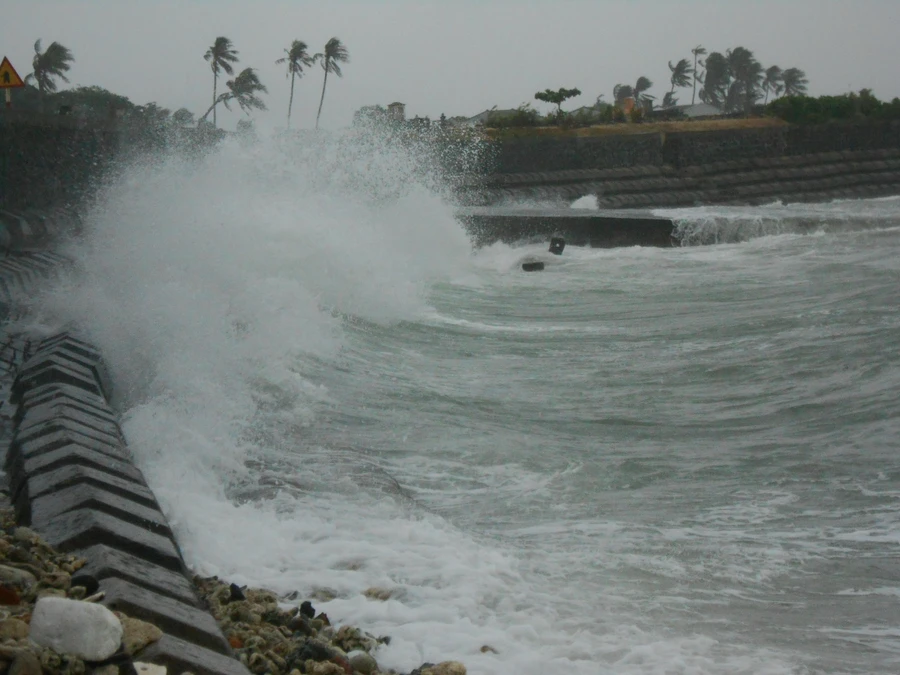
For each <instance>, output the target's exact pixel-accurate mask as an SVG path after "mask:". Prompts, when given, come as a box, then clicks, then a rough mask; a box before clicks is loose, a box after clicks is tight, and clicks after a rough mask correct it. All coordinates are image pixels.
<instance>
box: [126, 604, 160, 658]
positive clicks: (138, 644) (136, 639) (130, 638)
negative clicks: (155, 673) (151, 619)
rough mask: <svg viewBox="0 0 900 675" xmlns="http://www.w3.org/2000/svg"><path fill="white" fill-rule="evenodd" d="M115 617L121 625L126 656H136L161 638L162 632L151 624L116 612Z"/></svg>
mask: <svg viewBox="0 0 900 675" xmlns="http://www.w3.org/2000/svg"><path fill="white" fill-rule="evenodd" d="M116 616H117V617H118V619H119V621H120V622H121V623H122V644H123V646H124V647H125V653H126V654H131V655H133V654H137V653H138V652H139V651H141V650H142V649H143V648H144V647H146V646H147V645H149V644H153V643H154V642H157V641H158V640H160V639H161V638H162V636H163V632H162V631H161V630H160V629H159V628H157V627H156V626H154V625H153V624H152V623H147V622H146V621H141V620H140V619H132V618H131V617H128V616H125V615H124V614H120V613H118V612H116ZM135 667H136V666H135Z"/></svg>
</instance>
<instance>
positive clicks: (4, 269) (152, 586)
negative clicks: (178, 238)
mask: <svg viewBox="0 0 900 675" xmlns="http://www.w3.org/2000/svg"><path fill="white" fill-rule="evenodd" d="M45 217H46V216H45ZM25 232H26V233H28V232H30V233H34V235H35V236H30V235H27V234H26V235H23V234H22V233H21V232H19V239H18V240H17V242H16V243H17V248H18V249H19V250H16V251H13V252H10V253H8V254H7V255H6V256H5V257H4V258H2V260H0V307H2V309H3V313H2V315H0V332H2V339H0V388H2V389H3V396H2V401H3V405H2V407H0V438H2V439H3V441H2V446H3V447H4V449H5V457H4V460H3V464H2V465H3V468H4V470H5V477H4V480H5V483H6V485H5V489H6V491H7V495H8V498H9V500H10V502H11V503H12V504H13V506H14V508H15V513H16V519H17V521H18V523H19V524H20V525H28V526H29V527H31V528H32V529H33V530H35V531H36V532H37V533H38V534H40V535H41V536H42V537H43V538H44V539H45V540H46V541H47V542H48V543H49V544H50V545H51V546H53V547H54V548H56V550H58V551H60V552H63V553H72V554H74V555H77V556H78V557H80V558H83V559H85V560H86V561H87V565H86V566H85V567H84V568H82V569H81V570H80V572H79V573H80V574H87V575H90V576H92V577H94V578H95V579H97V580H98V582H99V586H100V590H101V591H103V592H104V593H105V597H104V598H103V600H102V603H103V604H104V605H106V606H107V607H109V608H110V609H113V610H120V611H122V612H124V613H125V614H127V615H128V616H131V617H134V618H137V619H143V620H145V621H149V622H150V623H153V624H155V625H156V626H158V627H159V628H161V629H162V631H163V637H162V639H161V640H159V641H158V642H155V643H153V644H151V645H149V646H148V647H146V648H144V649H143V651H141V652H140V653H138V654H136V655H134V658H135V660H140V661H144V662H149V663H155V664H159V665H163V666H166V667H167V668H168V669H169V672H170V673H173V675H177V674H178V673H183V672H191V673H195V674H196V675H248V673H249V671H248V670H247V669H246V668H245V667H244V666H243V665H242V664H241V663H240V662H239V661H238V660H236V659H235V658H234V656H233V653H232V650H231V647H230V646H229V644H228V642H227V641H226V639H225V637H224V635H223V634H222V631H221V630H220V628H219V626H218V624H217V623H216V620H215V619H214V618H213V617H212V616H211V615H210V613H209V612H208V611H207V610H206V609H205V607H204V606H203V605H202V603H201V601H200V600H199V599H198V597H197V595H196V593H195V591H194V588H193V584H192V582H191V580H190V577H189V575H188V571H187V568H186V566H185V563H184V561H183V559H182V556H181V552H180V549H179V547H178V543H177V542H176V540H175V537H174V535H173V533H172V529H171V527H170V526H169V523H168V521H167V519H166V517H165V515H164V514H163V513H162V511H161V509H160V507H159V504H158V503H157V501H156V498H155V497H154V495H153V492H152V491H151V490H150V488H149V487H148V486H147V483H146V481H145V480H144V477H143V475H142V474H141V472H140V470H139V469H138V468H137V467H136V466H135V465H134V463H133V462H132V456H131V452H130V450H129V448H128V444H127V440H126V439H125V437H124V435H123V433H122V429H121V426H120V420H119V416H118V413H117V411H116V410H115V409H114V408H113V406H112V405H111V396H112V386H113V385H112V378H111V376H110V373H109V372H108V369H107V367H106V365H105V363H104V360H103V357H102V355H101V354H100V353H99V351H98V350H97V349H96V347H94V345H92V344H91V343H90V342H88V341H87V340H85V339H84V337H83V336H81V335H79V334H78V333H77V329H76V330H75V331H73V330H67V331H64V332H60V333H57V334H54V335H50V336H43V337H41V336H36V335H31V334H27V333H26V334H22V333H19V334H10V333H9V331H8V328H9V323H8V322H9V320H10V319H16V318H19V317H20V316H21V315H22V311H23V306H24V301H25V300H26V299H27V298H28V296H29V295H30V294H31V293H33V292H34V290H35V289H36V287H37V286H38V285H39V284H40V283H41V282H42V281H43V282H45V283H46V282H47V281H48V280H52V279H53V277H54V276H55V275H56V274H57V273H58V271H59V269H60V268H61V267H62V266H64V265H66V264H67V262H68V261H66V260H65V259H64V258H61V257H60V256H58V255H55V254H53V253H50V252H42V251H37V250H34V249H37V248H38V247H39V243H40V242H41V241H43V239H42V236H43V233H41V232H39V231H38V228H33V227H29V226H28V223H27V222H26V227H25ZM23 249H31V250H23Z"/></svg>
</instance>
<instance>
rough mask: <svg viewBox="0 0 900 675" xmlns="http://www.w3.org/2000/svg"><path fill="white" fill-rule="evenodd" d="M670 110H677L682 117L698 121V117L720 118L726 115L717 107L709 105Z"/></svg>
mask: <svg viewBox="0 0 900 675" xmlns="http://www.w3.org/2000/svg"><path fill="white" fill-rule="evenodd" d="M669 110H677V111H679V112H680V113H681V114H682V115H684V116H685V117H687V118H690V119H697V118H698V117H718V116H719V115H723V114H724V113H723V112H722V111H721V110H719V109H718V108H717V107H716V106H714V105H710V104H709V103H695V104H694V105H691V104H688V105H676V106H675V107H673V108H669Z"/></svg>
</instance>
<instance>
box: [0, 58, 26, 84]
mask: <svg viewBox="0 0 900 675" xmlns="http://www.w3.org/2000/svg"><path fill="white" fill-rule="evenodd" d="M24 86H25V83H24V82H23V81H22V78H21V77H19V74H18V73H17V72H16V69H15V68H13V65H12V64H11V63H10V62H9V59H8V58H6V57H5V56H4V57H3V62H2V63H0V89H13V88H14V87H24Z"/></svg>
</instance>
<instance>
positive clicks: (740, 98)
mask: <svg viewBox="0 0 900 675" xmlns="http://www.w3.org/2000/svg"><path fill="white" fill-rule="evenodd" d="M725 56H726V58H727V59H728V70H729V73H730V74H731V77H732V82H731V86H730V87H729V90H728V96H727V99H726V109H727V110H732V111H736V110H741V109H743V110H744V112H745V113H747V114H749V113H750V109H751V108H752V107H753V104H754V103H755V102H756V101H757V100H759V98H760V95H761V92H760V83H761V82H762V79H763V67H762V65H761V64H760V63H759V61H757V60H756V58H755V57H754V56H753V52H751V51H750V50H749V49H747V48H745V47H735V48H734V49H729V50H728V51H726V52H725Z"/></svg>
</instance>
